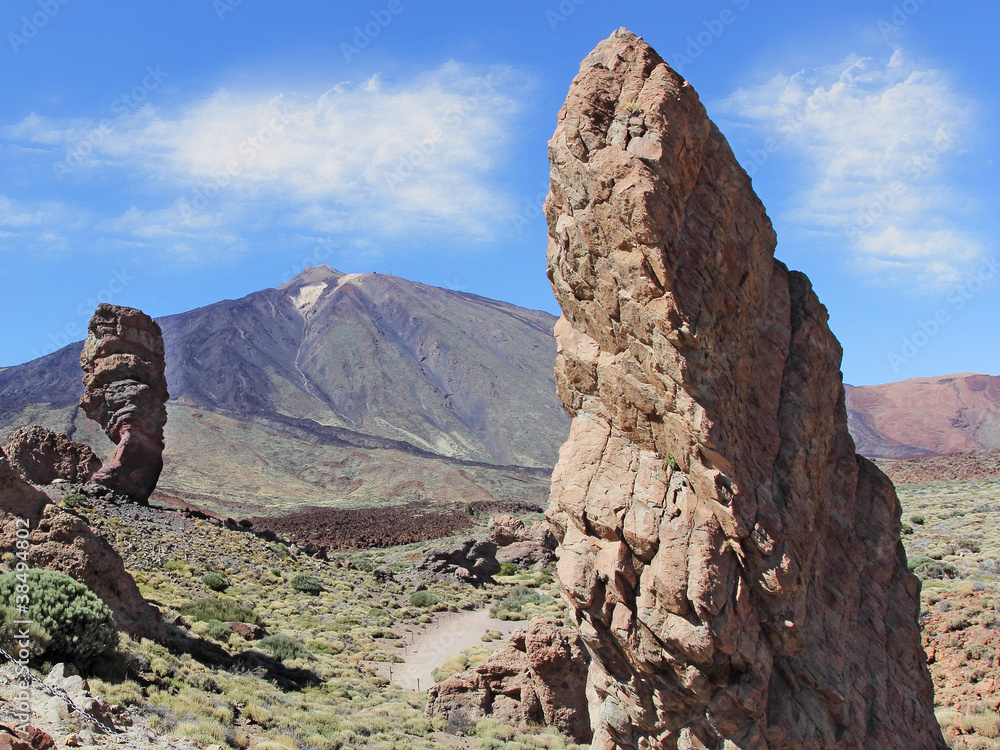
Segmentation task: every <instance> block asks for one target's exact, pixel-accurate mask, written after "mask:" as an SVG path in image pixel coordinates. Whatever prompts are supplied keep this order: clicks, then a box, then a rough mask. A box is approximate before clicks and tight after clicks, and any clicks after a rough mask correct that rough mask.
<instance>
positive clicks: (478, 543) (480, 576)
mask: <svg viewBox="0 0 1000 750" xmlns="http://www.w3.org/2000/svg"><path fill="white" fill-rule="evenodd" d="M416 570H417V572H419V573H424V574H429V575H431V576H433V577H434V578H437V579H439V580H450V581H458V582H461V583H471V584H473V585H476V586H479V585H481V584H484V583H493V582H494V581H493V576H495V575H496V574H497V573H499V572H500V563H498V562H497V545H496V542H494V541H493V540H492V539H466V540H465V541H464V542H461V543H460V544H458V545H456V546H454V547H447V548H439V549H429V550H424V554H423V557H421V559H420V562H419V563H417V567H416Z"/></svg>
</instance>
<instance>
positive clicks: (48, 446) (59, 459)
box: [4, 425, 101, 484]
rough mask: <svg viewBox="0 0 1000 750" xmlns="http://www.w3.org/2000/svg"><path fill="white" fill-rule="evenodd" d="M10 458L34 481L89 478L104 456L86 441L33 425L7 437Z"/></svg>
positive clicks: (14, 464) (29, 479)
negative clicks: (99, 456) (96, 453)
mask: <svg viewBox="0 0 1000 750" xmlns="http://www.w3.org/2000/svg"><path fill="white" fill-rule="evenodd" d="M4 453H6V454H7V459H8V460H9V461H10V463H11V465H12V466H14V468H16V469H17V470H18V471H20V473H21V475H22V476H23V477H24V478H25V479H27V480H28V481H29V482H32V483H33V484H52V483H53V482H57V481H58V480H64V481H66V482H73V483H81V482H89V481H90V478H91V477H92V476H93V475H94V473H95V472H96V471H98V470H99V469H100V468H101V461H100V459H99V458H98V457H97V456H95V455H94V451H93V450H91V448H90V446H89V445H87V444H86V443H74V442H73V441H72V440H70V439H69V438H68V437H67V436H66V435H63V434H61V433H58V432H53V431H52V430H50V429H48V428H45V427H41V426H39V425H33V426H31V427H22V428H21V429H19V430H17V431H15V432H14V433H12V434H11V435H10V437H9V438H7V445H5V446H4Z"/></svg>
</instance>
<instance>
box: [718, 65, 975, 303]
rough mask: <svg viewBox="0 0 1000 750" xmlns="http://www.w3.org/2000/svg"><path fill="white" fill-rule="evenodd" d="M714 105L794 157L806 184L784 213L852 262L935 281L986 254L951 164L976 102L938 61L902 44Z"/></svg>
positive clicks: (941, 282) (866, 269)
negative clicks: (968, 226)
mask: <svg viewBox="0 0 1000 750" xmlns="http://www.w3.org/2000/svg"><path fill="white" fill-rule="evenodd" d="M722 109H723V111H726V112H727V113H729V114H730V115H731V116H734V117H736V118H737V119H739V120H740V121H742V122H743V123H750V124H752V125H753V126H754V127H755V129H757V130H758V131H759V132H760V134H761V138H771V139H772V141H771V143H772V144H774V149H775V150H777V149H784V150H786V151H787V152H789V153H790V154H792V155H793V157H794V158H795V159H796V160H797V161H798V162H799V163H800V164H801V170H802V173H803V175H804V176H805V179H806V181H807V187H805V188H804V189H803V190H802V191H801V192H800V193H799V194H797V195H796V196H795V197H794V199H793V202H792V206H791V207H790V208H789V210H788V211H787V214H786V215H785V217H784V218H785V219H787V220H788V221H790V222H792V223H793V224H795V225H798V226H799V227H801V228H802V229H803V231H805V232H808V233H811V234H812V235H813V236H816V237H820V236H827V237H831V238H835V239H836V241H838V242H840V243H841V246H842V247H847V248H850V251H851V252H850V258H849V262H850V263H851V265H853V266H854V267H855V268H856V269H857V270H858V271H860V272H863V273H866V274H869V275H872V276H873V277H875V278H876V279H878V280H881V281H885V282H899V283H906V284H910V285H917V286H920V287H923V288H927V289H931V288H940V287H942V286H946V285H948V284H953V283H955V282H956V281H957V280H958V278H959V277H960V276H961V274H962V272H963V271H964V270H965V269H967V268H968V267H969V266H970V265H971V264H972V263H974V262H975V261H977V260H978V259H979V258H980V257H981V256H982V254H983V252H984V247H983V245H982V241H981V239H980V238H979V237H977V236H976V235H975V234H974V233H971V232H968V231H966V230H964V229H963V226H962V225H963V221H962V211H963V203H964V201H963V196H962V195H961V190H960V188H958V187H956V185H958V184H960V180H958V179H956V174H955V172H956V169H955V167H956V162H957V160H958V157H959V156H960V155H961V153H962V151H963V149H964V148H965V146H966V145H967V144H968V142H969V141H970V139H971V138H972V137H974V135H975V132H974V122H975V116H976V108H975V106H974V104H973V103H972V102H970V101H968V100H967V99H966V98H964V97H963V96H962V94H961V93H960V92H959V90H958V89H957V87H956V86H955V85H953V83H952V82H951V81H949V79H948V77H947V76H946V75H945V74H944V73H943V72H941V71H939V70H933V69H925V68H922V67H921V66H919V65H918V63H917V62H916V61H915V60H914V59H913V58H912V57H910V56H908V55H906V54H905V53H904V52H902V51H900V50H897V51H895V52H894V53H893V54H892V55H891V57H889V58H888V59H887V60H884V59H883V60H878V59H874V58H861V57H851V58H848V59H846V60H844V61H842V62H841V63H838V64H835V65H830V66H827V67H824V68H818V69H811V70H801V71H798V72H796V73H794V74H790V75H789V74H780V75H775V76H774V77H772V78H771V79H770V80H768V81H766V82H765V83H762V84H760V85H758V86H753V87H748V88H742V89H739V90H738V91H736V92H735V93H733V94H732V95H731V96H730V97H729V98H728V99H726V100H725V101H724V102H722Z"/></svg>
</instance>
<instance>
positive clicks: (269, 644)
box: [257, 633, 313, 661]
mask: <svg viewBox="0 0 1000 750" xmlns="http://www.w3.org/2000/svg"><path fill="white" fill-rule="evenodd" d="M257 645H258V646H260V647H261V648H263V649H266V650H267V651H270V652H271V653H272V654H274V656H275V658H277V659H280V660H281V661H291V660H292V659H312V658H313V655H312V653H310V651H309V649H307V648H306V647H305V646H304V645H303V644H302V643H301V642H300V641H297V640H295V639H294V638H292V637H290V636H287V635H283V634H282V633H276V634H275V635H269V636H267V638H262V639H261V640H260V641H258V642H257Z"/></svg>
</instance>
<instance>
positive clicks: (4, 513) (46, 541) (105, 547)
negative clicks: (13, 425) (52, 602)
mask: <svg viewBox="0 0 1000 750" xmlns="http://www.w3.org/2000/svg"><path fill="white" fill-rule="evenodd" d="M24 529H27V530H28V536H27V541H28V560H27V562H28V565H29V566H30V567H32V568H49V569H51V570H58V571H60V572H62V573H66V574H67V575H69V576H70V577H72V578H75V579H76V580H77V581H80V583H83V584H84V585H86V586H87V587H88V588H89V589H90V590H91V591H93V592H94V593H95V594H97V596H98V597H100V598H101V600H102V601H103V602H104V603H105V604H107V605H108V607H109V608H110V609H111V611H112V612H113V613H114V616H115V621H116V622H117V624H118V626H119V627H120V628H122V629H123V630H125V631H126V632H128V633H130V634H132V635H134V636H136V637H146V638H160V637H162V635H163V630H162V628H163V625H162V622H161V620H160V615H159V611H158V610H157V609H156V608H155V607H153V606H152V605H151V604H149V603H148V602H147V601H146V600H145V599H143V598H142V594H141V593H139V588H138V586H136V584H135V581H134V580H133V579H132V576H130V575H129V574H128V572H127V571H126V570H125V564H124V563H123V562H122V558H121V556H120V555H119V554H118V553H117V552H116V551H115V549H114V548H113V547H112V546H111V545H110V544H108V542H107V541H106V540H105V539H104V537H102V536H100V535H99V534H97V533H96V532H94V531H93V529H91V528H90V526H89V525H88V524H87V522H86V521H85V520H84V519H83V518H82V517H81V516H79V515H77V514H76V513H73V512H71V511H69V510H65V509H63V508H60V507H59V506H57V505H54V504H52V502H51V501H50V500H49V498H48V496H47V495H45V494H43V493H42V492H40V491H38V490H36V489H35V488H34V487H32V486H31V485H28V484H26V483H25V482H24V481H23V480H22V479H21V477H20V476H19V475H18V474H17V473H16V472H15V471H14V469H13V468H12V467H11V465H10V463H9V462H8V461H7V459H6V456H5V455H4V453H3V451H0V553H6V552H10V553H13V552H15V551H16V550H17V542H18V539H19V538H21V537H18V531H19V530H21V531H22V532H23V530H24Z"/></svg>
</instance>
